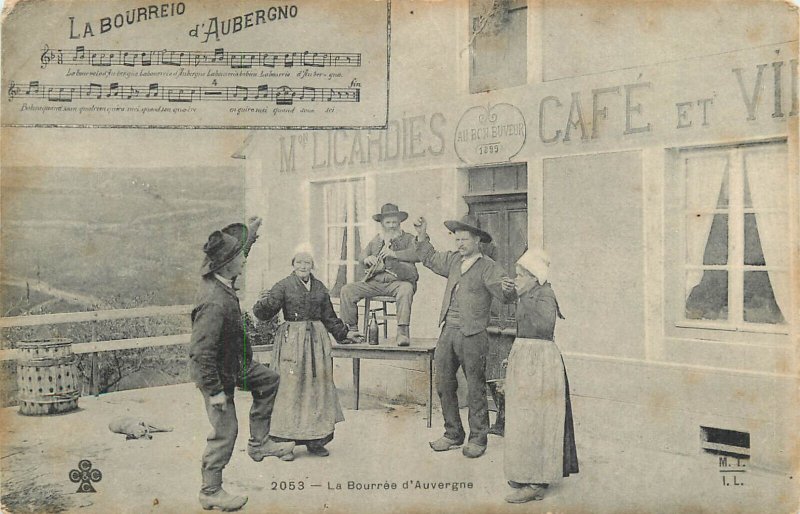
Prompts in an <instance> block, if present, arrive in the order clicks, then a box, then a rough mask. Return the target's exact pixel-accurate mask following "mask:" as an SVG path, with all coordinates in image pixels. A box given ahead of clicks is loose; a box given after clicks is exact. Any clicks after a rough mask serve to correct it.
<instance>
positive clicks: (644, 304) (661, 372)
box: [238, 0, 800, 471]
mask: <svg viewBox="0 0 800 514" xmlns="http://www.w3.org/2000/svg"><path fill="white" fill-rule="evenodd" d="M797 26H798V23H797V12H796V10H794V9H793V8H792V7H791V6H790V5H789V4H785V3H781V2H761V3H755V4H754V3H753V2H741V3H737V2H728V3H725V4H724V5H723V4H722V3H703V4H701V3H695V2H692V3H682V2H676V3H669V2H667V3H659V4H655V3H650V2H642V3H636V2H631V3H629V4H623V3H619V2H617V3H612V4H608V5H606V4H604V3H594V2H585V1H574V0H569V1H566V2H565V1H559V2H551V1H547V0H528V2H525V0H510V1H505V0H504V1H495V2H492V1H487V2H479V1H477V0H471V1H469V2H467V1H465V2H459V3H456V2H411V1H401V0H397V1H394V2H392V13H391V75H390V89H391V92H390V108H389V121H388V125H387V128H386V129H385V130H335V131H282V132H263V133H257V134H254V135H252V136H250V137H249V138H248V140H247V141H246V143H245V144H244V145H243V147H242V149H241V150H240V151H239V152H238V156H239V157H244V160H243V161H242V162H243V165H244V166H245V167H246V171H247V173H246V174H247V198H246V201H247V206H248V211H251V212H252V213H258V214H260V215H262V216H263V217H264V218H265V219H266V220H267V224H266V225H265V226H266V227H268V230H267V231H265V236H264V239H263V241H262V242H261V243H260V244H259V245H256V247H254V249H253V253H252V254H251V258H250V265H249V272H248V273H249V275H248V277H247V288H248V295H249V296H250V298H251V299H252V298H254V296H255V295H256V294H257V293H258V290H260V289H261V288H264V287H268V286H270V285H271V284H273V283H274V282H275V281H277V280H279V279H280V278H282V277H283V276H285V275H286V274H287V273H288V272H289V270H290V265H289V262H290V259H291V256H292V251H293V249H294V247H295V246H296V245H297V244H299V243H302V242H305V241H309V242H311V244H312V245H313V247H314V249H315V253H316V257H317V260H318V262H317V271H316V274H317V276H318V277H319V278H320V279H322V280H323V281H324V282H325V283H326V284H327V285H328V287H329V288H330V289H331V290H332V291H333V293H334V295H336V294H337V292H338V290H339V289H340V288H341V286H342V285H343V284H344V283H346V282H349V281H353V280H358V279H359V278H360V276H361V274H362V273H363V270H362V269H360V267H359V265H358V262H357V256H358V254H359V251H360V250H361V248H362V247H363V246H364V245H365V244H366V242H367V241H369V239H371V238H372V237H373V236H374V235H375V233H376V231H377V229H378V225H377V223H375V222H374V221H372V219H371V216H372V214H373V213H375V212H377V211H378V210H379V209H380V206H381V205H382V204H383V203H386V202H392V203H396V204H398V205H399V206H400V207H401V209H403V210H406V211H408V212H409V213H410V214H411V216H412V219H413V218H415V217H417V216H420V215H422V216H425V217H426V218H427V219H428V221H429V227H430V228H429V232H430V233H431V238H432V241H433V243H434V245H435V246H436V247H437V249H452V248H453V246H452V239H451V237H450V236H449V234H448V233H447V231H446V229H445V228H444V226H443V225H442V221H444V220H446V219H453V218H458V217H460V216H461V215H463V214H466V213H472V214H475V215H476V216H478V218H479V220H480V222H481V224H482V227H483V228H484V229H487V230H488V231H489V232H491V233H492V234H493V236H494V238H495V241H496V243H497V256H496V258H497V260H498V261H499V262H501V263H502V264H503V265H504V266H506V267H507V268H508V270H509V272H510V273H513V262H514V261H515V260H516V258H517V257H518V256H519V255H521V254H522V252H523V251H524V250H525V248H526V247H528V246H541V247H543V248H544V249H545V250H546V251H547V252H548V253H549V254H550V256H551V259H552V266H551V282H552V284H553V288H554V290H555V291H556V294H557V295H558V298H559V302H560V305H561V308H562V311H563V313H564V315H565V317H566V319H565V320H563V321H561V322H560V323H559V325H558V327H557V329H556V342H557V343H558V345H559V347H560V348H561V350H562V352H563V354H564V359H565V363H566V367H567V370H568V373H569V377H570V386H571V392H572V395H573V406H574V410H575V419H576V424H577V427H576V430H577V435H578V438H579V439H580V437H581V435H582V434H586V435H591V436H596V437H602V438H610V439H614V440H620V441H627V442H630V443H631V444H636V445H642V446H647V447H653V448H657V449H662V450H666V451H671V452H677V453H682V454H689V455H691V454H696V453H699V452H701V451H703V450H704V449H705V450H708V449H711V450H714V449H717V450H719V449H723V450H727V451H731V452H732V453H733V454H742V455H749V456H750V459H751V463H752V465H754V466H761V467H764V468H768V469H775V470H780V471H784V470H787V469H789V468H790V467H791V465H792V462H793V461H796V460H797V459H796V455H797V451H798V450H797V447H796V443H797V441H795V437H794V433H795V432H794V428H793V427H794V426H796V421H797V407H798V401H797V392H798V375H797V371H798V350H797V348H798V332H797V330H798V308H797V306H798V304H799V303H800V287H798V283H800V281H798V271H797V270H798V261H799V260H800V250H799V247H798V240H799V239H800V224H799V223H798V168H797V161H798V151H797V150H798V134H797V121H798V115H797V112H798V84H797V80H798V50H797ZM404 229H405V230H406V231H408V232H412V233H413V227H412V226H411V221H410V220H409V221H408V222H406V224H404ZM420 269H421V279H420V282H419V288H418V291H417V293H416V296H415V300H414V307H413V312H412V324H411V331H412V336H413V337H428V338H435V337H437V335H438V331H439V328H438V327H437V316H438V311H439V309H438V307H439V304H440V302H441V295H442V292H443V290H444V285H445V284H444V280H443V279H441V278H440V277H437V276H435V275H433V274H432V273H430V272H429V271H428V270H422V266H420ZM251 303H252V302H251ZM494 326H495V327H496V330H495V334H502V329H503V328H506V329H508V328H511V329H512V330H513V309H509V308H505V309H500V308H498V309H497V310H496V312H495V319H494ZM496 337H503V336H502V335H496ZM367 368H370V369H367ZM362 369H363V371H362V372H363V374H364V376H363V378H362V387H363V388H364V389H365V390H367V391H370V390H372V391H374V392H378V393H381V394H385V395H388V396H392V397H403V396H408V397H412V398H414V397H417V398H422V397H423V394H424V390H425V386H424V373H423V372H422V370H419V369H416V368H414V367H413V366H410V367H408V368H403V367H398V366H396V365H388V364H386V365H384V364H379V363H375V364H374V366H373V363H372V362H370V363H369V366H362ZM340 385H343V384H340ZM737 452H738V453H737Z"/></svg>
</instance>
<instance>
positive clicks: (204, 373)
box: [189, 274, 253, 395]
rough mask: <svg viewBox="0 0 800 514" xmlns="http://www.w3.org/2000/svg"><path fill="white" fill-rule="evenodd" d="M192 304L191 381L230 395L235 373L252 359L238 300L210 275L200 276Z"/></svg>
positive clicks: (202, 388) (201, 387)
mask: <svg viewBox="0 0 800 514" xmlns="http://www.w3.org/2000/svg"><path fill="white" fill-rule="evenodd" d="M196 303H197V307H195V308H194V310H192V339H191V344H190V346H189V362H190V366H189V368H190V373H191V377H192V380H194V382H195V384H197V387H199V388H200V389H201V390H202V391H203V392H204V393H207V394H209V395H215V394H217V393H219V392H221V391H225V392H226V393H228V394H231V393H233V390H234V389H235V388H236V383H237V378H240V377H238V374H240V373H242V372H243V371H242V370H244V369H247V366H246V365H247V364H249V363H250V362H251V361H252V360H253V350H252V348H250V345H249V344H247V342H246V340H245V332H244V327H243V325H242V323H243V320H242V312H241V310H240V308H239V299H238V298H237V296H236V292H235V291H234V290H233V289H231V288H230V287H228V286H227V285H225V284H223V283H222V282H220V281H219V280H217V279H216V278H214V276H213V274H212V275H208V276H205V277H203V285H202V287H201V288H200V291H199V292H198V299H197V302H196ZM239 381H240V382H241V380H239Z"/></svg>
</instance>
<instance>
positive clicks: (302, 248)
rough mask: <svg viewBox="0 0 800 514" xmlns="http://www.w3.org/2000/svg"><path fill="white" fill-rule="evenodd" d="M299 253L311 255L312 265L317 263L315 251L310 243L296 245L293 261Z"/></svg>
mask: <svg viewBox="0 0 800 514" xmlns="http://www.w3.org/2000/svg"><path fill="white" fill-rule="evenodd" d="M299 255H308V256H309V257H311V264H312V266H313V265H314V264H315V261H314V252H313V251H312V248H311V244H310V243H301V244H299V245H297V247H295V249H294V254H292V262H294V261H295V259H297V257H298V256H299Z"/></svg>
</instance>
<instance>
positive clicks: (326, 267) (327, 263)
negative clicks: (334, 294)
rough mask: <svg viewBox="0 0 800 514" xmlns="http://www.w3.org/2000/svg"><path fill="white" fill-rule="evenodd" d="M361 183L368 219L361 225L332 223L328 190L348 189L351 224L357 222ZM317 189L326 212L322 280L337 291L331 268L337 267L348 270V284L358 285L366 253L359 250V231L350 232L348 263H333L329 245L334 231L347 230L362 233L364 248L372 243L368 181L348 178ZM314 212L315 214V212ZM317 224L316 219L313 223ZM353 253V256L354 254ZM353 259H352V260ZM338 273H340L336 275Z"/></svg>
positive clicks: (340, 261) (321, 239)
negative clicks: (358, 272)
mask: <svg viewBox="0 0 800 514" xmlns="http://www.w3.org/2000/svg"><path fill="white" fill-rule="evenodd" d="M358 183H361V184H362V187H363V197H362V198H361V200H362V205H363V209H364V217H363V219H362V220H361V221H352V222H350V221H345V222H331V221H330V219H329V215H328V200H327V192H328V188H330V187H341V186H345V187H346V188H347V191H346V195H345V205H346V209H347V220H355V212H356V211H355V205H356V201H355V194H356V190H355V184H358ZM312 184H313V185H314V186H316V187H317V188H318V194H319V195H320V197H321V201H320V204H321V210H322V227H321V233H320V236H321V237H320V239H318V241H321V243H320V244H321V248H322V252H320V253H321V255H322V256H323V258H322V259H321V261H322V262H321V263H320V264H321V266H320V267H322V268H323V272H322V273H321V278H322V280H323V282H324V283H325V284H326V286H327V287H328V288H329V289H330V290H333V288H334V286H335V285H336V284H335V282H336V275H335V274H334V276H331V271H330V268H331V266H336V267H337V270H338V268H339V267H341V266H346V268H345V269H346V277H347V278H346V282H345V283H346V284H349V283H351V282H354V281H355V278H356V277H355V274H356V269H357V268H358V266H359V257H360V253H361V251H362V248H355V231H354V230H347V249H348V252H347V255H348V258H347V259H346V260H342V259H331V258H330V255H328V250H329V248H330V241H329V239H328V238H329V233H330V229H331V228H346V229H354V228H356V227H358V228H359V229H360V230H361V234H362V240H361V244H362V246H365V245H366V244H367V242H368V241H365V240H364V239H363V237H364V235H365V234H366V233H367V230H368V228H369V221H370V220H371V218H370V216H369V214H368V213H369V212H371V211H370V204H369V202H368V196H369V195H368V192H367V189H368V180H367V177H365V176H356V177H347V178H342V179H336V180H324V181H318V182H313V183H312ZM312 212H313V211H312ZM314 221H315V220H313V219H312V223H313V222H314ZM351 249H353V251H352V252H351V251H350V250H351ZM351 255H352V258H350V256H351ZM336 273H338V271H337V272H336Z"/></svg>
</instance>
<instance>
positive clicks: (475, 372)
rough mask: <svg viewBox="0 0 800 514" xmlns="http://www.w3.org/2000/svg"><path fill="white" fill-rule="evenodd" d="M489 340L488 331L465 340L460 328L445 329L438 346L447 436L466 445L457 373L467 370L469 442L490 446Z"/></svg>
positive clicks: (439, 384)
mask: <svg viewBox="0 0 800 514" xmlns="http://www.w3.org/2000/svg"><path fill="white" fill-rule="evenodd" d="M488 346H489V336H488V335H487V334H486V331H485V330H484V331H482V332H478V333H477V334H475V335H471V336H465V335H464V334H462V333H461V331H460V330H459V329H458V328H449V327H448V326H447V325H445V327H444V328H443V329H442V333H441V335H440V336H439V341H438V343H437V344H436V353H435V356H434V361H435V364H436V392H437V393H438V394H439V399H440V400H441V403H442V415H443V416H444V429H445V432H444V435H445V437H447V438H448V439H452V440H454V441H457V442H459V443H461V442H463V441H464V435H465V434H464V427H463V425H462V424H461V415H460V414H459V411H458V395H457V394H456V391H457V390H458V381H457V380H456V372H457V371H458V368H459V367H463V368H464V374H465V375H466V377H467V404H468V405H469V418H468V419H469V441H470V442H473V443H476V444H478V445H480V446H486V442H487V437H486V433H487V431H488V430H489V406H488V403H487V402H486V374H485V367H486V351H487V349H488Z"/></svg>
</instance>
